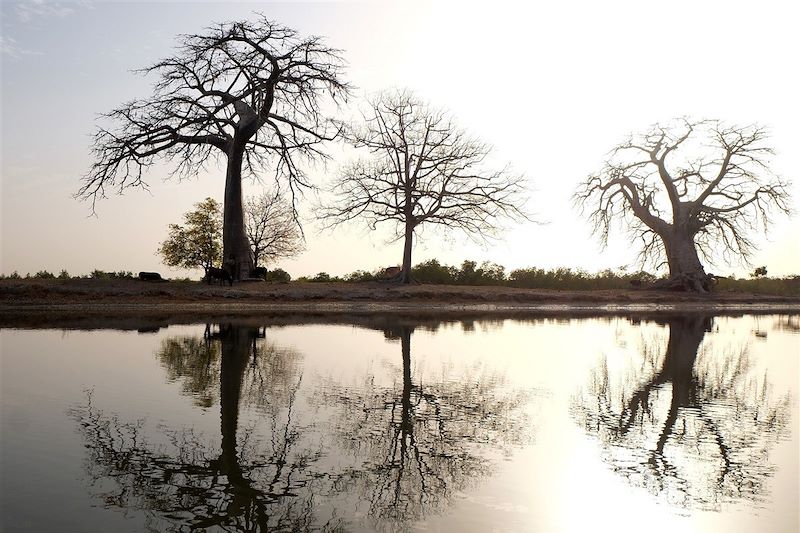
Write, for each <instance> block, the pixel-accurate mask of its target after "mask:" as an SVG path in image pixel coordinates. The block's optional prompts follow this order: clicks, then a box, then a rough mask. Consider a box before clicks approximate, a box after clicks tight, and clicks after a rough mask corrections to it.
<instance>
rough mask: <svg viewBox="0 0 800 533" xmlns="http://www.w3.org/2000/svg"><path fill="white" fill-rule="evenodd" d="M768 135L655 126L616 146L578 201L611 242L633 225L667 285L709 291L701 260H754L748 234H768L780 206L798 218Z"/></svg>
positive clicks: (700, 125)
mask: <svg viewBox="0 0 800 533" xmlns="http://www.w3.org/2000/svg"><path fill="white" fill-rule="evenodd" d="M766 138H767V135H766V133H765V131H764V129H763V128H761V127H758V126H747V127H736V126H726V125H724V124H722V123H720V122H718V121H700V122H690V121H688V120H683V121H681V122H679V123H678V124H676V125H674V126H669V127H666V126H661V125H655V126H654V127H653V128H652V129H651V130H649V131H647V132H646V133H644V134H639V135H632V136H631V137H630V138H629V139H628V140H627V141H625V142H623V143H622V144H620V145H618V146H617V147H616V148H614V149H613V150H612V152H611V157H610V158H609V160H608V161H607V162H606V163H605V166H604V167H603V168H602V170H600V172H598V173H596V174H592V175H590V176H589V177H588V178H587V180H586V181H585V182H584V183H583V185H582V186H581V188H580V189H579V190H578V192H576V194H575V197H574V198H575V201H576V203H577V205H578V206H579V207H580V208H581V210H582V211H583V212H584V213H587V214H588V215H589V219H590V221H591V222H592V224H593V226H594V229H595V231H596V233H598V234H599V235H600V238H601V240H602V242H603V244H604V245H605V244H606V242H607V240H608V235H609V231H610V228H611V225H612V223H613V222H615V221H618V222H620V223H621V224H624V225H627V226H628V227H629V229H630V233H631V236H632V238H635V239H638V240H639V241H640V243H641V246H642V249H641V255H640V257H641V258H642V259H643V260H644V261H650V260H652V261H653V262H655V263H657V265H658V266H660V265H663V264H664V263H666V264H667V265H668V266H669V273H670V277H671V282H670V283H669V284H667V286H668V287H670V288H684V289H688V290H693V291H699V292H707V291H708V290H709V288H710V280H709V279H708V276H707V275H706V272H705V269H704V268H703V265H702V263H701V262H700V255H702V256H703V257H704V258H705V259H706V260H709V259H711V257H712V254H713V252H714V251H715V247H716V246H720V247H721V249H722V256H723V258H725V259H726V260H730V259H732V258H734V257H735V258H736V259H737V260H747V258H748V257H749V256H750V255H751V253H752V251H753V249H754V244H755V243H754V242H753V241H752V240H751V239H750V237H749V236H748V233H749V231H750V230H752V229H755V228H756V227H757V226H758V225H761V226H762V227H763V228H764V230H765V231H766V229H767V226H768V224H769V222H770V211H771V209H776V210H778V211H780V212H784V213H788V212H789V192H788V190H787V187H786V183H785V182H784V181H782V180H780V179H778V178H776V177H774V176H772V175H771V173H770V171H769V167H768V160H767V157H768V156H769V155H770V154H771V153H772V150H771V149H770V148H769V147H768V146H767V145H766V144H765V141H766ZM698 252H699V255H698Z"/></svg>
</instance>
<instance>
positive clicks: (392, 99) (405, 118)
mask: <svg viewBox="0 0 800 533" xmlns="http://www.w3.org/2000/svg"><path fill="white" fill-rule="evenodd" d="M364 121H365V123H364V124H363V125H361V126H356V127H353V128H351V129H350V131H349V132H348V133H347V138H348V140H349V141H350V142H351V143H352V144H353V145H354V146H355V147H357V148H363V149H365V150H368V151H369V152H370V154H371V157H370V158H368V159H360V160H358V161H356V162H353V163H351V164H350V165H349V166H347V167H345V168H344V170H343V171H342V172H341V175H340V176H339V177H338V179H337V180H336V181H335V182H334V184H333V187H332V190H333V192H334V193H335V194H336V196H337V199H336V201H335V204H334V205H332V206H328V207H326V208H325V209H324V210H323V212H322V213H321V217H322V218H323V219H324V220H326V221H327V222H328V224H330V225H331V226H335V225H338V224H342V223H344V222H348V221H351V220H356V219H364V220H365V221H366V222H367V224H368V225H369V227H370V228H371V229H374V228H375V226H376V225H377V224H381V223H384V222H389V223H391V224H392V225H393V226H394V228H395V239H396V240H399V239H403V240H404V247H403V264H402V270H401V273H400V275H399V279H400V280H401V281H402V282H404V283H408V282H409V281H410V279H411V277H410V276H411V251H412V245H413V240H414V233H415V232H417V231H418V228H419V229H422V228H423V227H429V226H440V227H443V228H445V229H447V230H450V229H459V230H462V231H463V232H465V233H466V234H467V235H468V236H469V237H470V238H472V239H476V240H483V239H486V238H487V237H490V236H493V235H495V233H496V232H497V230H498V229H499V226H498V224H499V221H500V220H501V219H503V218H510V219H512V220H522V219H526V218H527V215H526V214H525V213H524V211H523V208H522V206H523V204H524V201H525V197H524V193H525V181H524V179H523V177H522V176H518V175H514V174H512V173H510V172H509V171H508V169H503V170H494V171H488V170H486V169H485V168H484V160H485V159H486V158H487V156H488V154H489V151H490V149H489V147H488V146H487V145H485V144H483V143H481V142H479V141H477V140H475V139H473V138H471V137H469V136H468V135H467V134H466V133H465V132H463V131H462V130H460V129H458V128H457V127H456V125H455V123H454V122H453V120H452V119H451V118H449V117H448V116H447V115H446V114H445V113H443V112H442V111H437V110H434V109H431V108H429V107H428V106H427V105H425V104H423V103H422V102H421V101H420V100H419V99H417V98H416V97H415V96H413V95H412V94H410V93H408V92H396V93H391V94H389V93H385V94H382V95H380V96H379V97H377V98H376V99H375V100H374V101H373V102H371V109H370V111H369V114H368V115H365V116H364Z"/></svg>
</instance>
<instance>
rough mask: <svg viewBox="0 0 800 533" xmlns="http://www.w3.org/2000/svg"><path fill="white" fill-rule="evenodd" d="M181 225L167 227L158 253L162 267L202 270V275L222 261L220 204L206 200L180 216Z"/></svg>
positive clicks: (211, 199)
mask: <svg viewBox="0 0 800 533" xmlns="http://www.w3.org/2000/svg"><path fill="white" fill-rule="evenodd" d="M183 220H184V225H183V226H181V225H178V224H170V225H169V236H168V237H167V240H165V241H164V242H162V243H161V246H159V248H158V254H159V255H160V256H161V258H162V259H163V260H164V264H166V265H167V266H171V267H180V268H189V269H193V268H202V269H203V270H204V271H205V273H206V274H207V273H208V269H209V268H211V267H212V266H214V265H219V264H220V262H221V261H222V239H221V236H222V214H221V212H220V205H219V203H218V202H217V201H216V200H214V199H213V198H206V199H205V200H203V201H202V202H199V203H197V204H195V209H194V210H193V211H189V212H188V213H186V214H184V215H183Z"/></svg>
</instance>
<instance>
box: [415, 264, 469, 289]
mask: <svg viewBox="0 0 800 533" xmlns="http://www.w3.org/2000/svg"><path fill="white" fill-rule="evenodd" d="M411 277H412V278H414V280H416V281H418V282H420V283H437V284H442V285H452V284H454V283H456V279H457V277H458V270H457V269H456V268H455V267H451V266H447V265H442V264H440V263H439V261H437V260H436V259H431V260H430V261H426V262H424V263H420V264H418V265H417V266H415V267H413V268H412V269H411Z"/></svg>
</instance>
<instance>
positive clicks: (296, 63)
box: [78, 15, 349, 279]
mask: <svg viewBox="0 0 800 533" xmlns="http://www.w3.org/2000/svg"><path fill="white" fill-rule="evenodd" d="M342 68H343V62H342V59H341V56H340V54H339V51H338V50H336V49H333V48H330V47H328V46H327V45H325V43H324V42H323V40H322V39H320V38H318V37H308V38H304V37H300V36H299V35H298V33H297V32H296V31H294V30H292V29H290V28H287V27H285V26H281V25H280V24H277V23H275V22H272V21H270V20H267V19H266V18H265V17H264V16H262V15H258V16H256V17H255V18H254V20H247V21H240V22H229V23H223V24H217V25H214V26H212V27H210V28H208V29H207V30H206V32H205V33H203V34H195V35H184V36H182V37H181V38H180V46H179V47H178V49H177V52H176V53H175V55H173V56H172V57H169V58H167V59H163V60H161V61H158V62H157V63H155V64H154V65H152V66H150V67H148V68H145V69H143V70H142V71H141V72H143V73H145V74H152V75H155V76H157V77H158V79H157V81H156V82H155V84H154V88H153V94H152V95H151V96H150V97H149V98H147V99H144V100H134V101H132V102H128V103H126V104H124V105H122V106H121V107H118V108H117V109H114V110H113V111H111V112H110V113H107V114H106V115H105V118H106V119H107V121H108V122H110V124H108V125H103V126H100V127H99V129H98V131H97V133H96V134H95V137H94V144H93V148H92V152H93V157H94V164H93V165H92V167H91V170H90V171H89V173H88V174H87V175H86V176H85V178H84V181H83V185H82V186H81V188H80V190H79V191H78V197H80V198H84V199H91V200H92V208H93V209H94V206H95V202H96V201H97V199H98V198H102V197H103V196H105V193H106V190H107V189H114V190H116V191H117V192H118V193H122V192H124V191H125V190H126V189H128V188H131V187H143V188H147V184H146V183H145V182H144V180H143V178H144V174H145V172H146V171H147V170H148V169H149V168H150V167H151V166H152V165H153V164H154V163H156V162H157V161H164V162H166V163H170V164H172V166H173V170H172V175H173V176H175V177H177V178H179V179H180V178H187V177H192V176H194V175H196V174H197V173H198V172H199V171H201V170H203V169H204V168H205V167H206V166H207V165H209V164H211V163H215V162H217V161H225V164H226V171H225V200H224V204H223V219H224V220H223V257H224V261H225V262H226V263H227V266H228V267H229V268H230V269H231V270H233V272H232V274H233V277H234V278H235V279H241V278H243V277H248V276H249V275H250V271H251V270H252V268H253V259H252V255H251V253H250V246H249V243H248V241H247V234H246V232H245V224H244V211H243V202H242V177H243V175H244V176H255V175H257V174H259V173H261V172H271V173H274V176H275V179H276V180H278V181H280V180H283V181H285V182H287V184H288V187H289V189H290V190H291V191H292V198H293V199H294V193H295V192H296V191H297V190H298V189H302V188H305V187H309V186H310V185H311V184H310V182H309V180H308V179H307V176H306V175H305V173H304V172H303V170H302V169H301V167H300V165H301V164H302V163H303V162H308V161H309V160H312V161H315V160H320V159H325V158H326V154H325V153H324V152H323V151H322V148H321V142H322V141H325V140H330V139H332V138H334V137H335V136H336V134H337V133H338V131H339V130H338V128H337V127H335V125H334V124H333V121H332V120H331V119H329V118H327V117H326V116H325V115H324V114H323V112H322V111H321V108H322V106H323V105H324V102H326V101H328V100H329V99H333V101H335V102H338V101H339V99H340V98H344V97H346V95H347V93H348V91H349V88H348V86H347V84H346V83H345V82H344V81H343V80H342V78H341V76H342ZM293 206H294V203H293Z"/></svg>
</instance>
